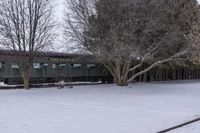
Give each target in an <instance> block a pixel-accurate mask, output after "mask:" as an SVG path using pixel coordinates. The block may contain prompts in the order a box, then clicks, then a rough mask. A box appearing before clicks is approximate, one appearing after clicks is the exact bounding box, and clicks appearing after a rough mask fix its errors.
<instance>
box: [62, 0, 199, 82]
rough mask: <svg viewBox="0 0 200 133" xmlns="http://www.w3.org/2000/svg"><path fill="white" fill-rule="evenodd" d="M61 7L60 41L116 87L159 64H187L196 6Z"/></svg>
mask: <svg viewBox="0 0 200 133" xmlns="http://www.w3.org/2000/svg"><path fill="white" fill-rule="evenodd" d="M66 2H67V5H68V6H69V7H68V8H69V9H70V13H69V14H67V13H66V14H65V18H66V19H65V21H66V25H65V35H66V36H67V37H70V38H71V39H72V40H73V41H75V42H77V43H79V44H80V45H81V46H83V48H85V50H87V51H89V52H90V53H92V54H93V55H94V56H96V57H97V59H98V60H99V61H100V62H102V63H103V64H104V65H105V66H106V68H108V70H109V71H110V72H111V74H112V75H113V77H114V79H115V82H116V83H117V84H118V85H127V84H128V82H132V81H134V79H135V78H136V77H138V76H140V75H142V74H144V73H146V72H148V71H150V70H151V69H152V68H154V67H156V66H159V65H160V64H163V63H166V62H171V61H178V60H181V59H188V56H187V54H188V53H189V52H190V51H191V47H190V44H189V43H188V40H187V37H186V36H188V34H189V33H190V32H191V26H192V24H193V22H194V21H195V20H197V14H198V13H199V11H198V4H197V1H196V0H172V1H171V0H170V1H169V0H66ZM66 12H67V11H66ZM143 64H145V66H147V67H142V66H143ZM139 68H143V69H139Z"/></svg>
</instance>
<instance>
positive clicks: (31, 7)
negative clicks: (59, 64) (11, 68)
mask: <svg viewBox="0 0 200 133" xmlns="http://www.w3.org/2000/svg"><path fill="white" fill-rule="evenodd" d="M52 6H53V5H52V1H51V0H5V1H1V2H0V42H1V44H0V45H1V46H2V47H3V48H5V49H9V50H11V51H12V52H14V53H15V60H16V63H17V64H18V66H19V70H20V73H21V75H22V77H23V80H24V88H25V89H29V77H30V74H31V69H32V65H33V59H34V56H35V54H36V53H37V52H39V51H41V50H43V49H44V48H46V47H47V46H49V45H51V43H52V41H53V27H54V21H53V16H52V15H53V14H52Z"/></svg>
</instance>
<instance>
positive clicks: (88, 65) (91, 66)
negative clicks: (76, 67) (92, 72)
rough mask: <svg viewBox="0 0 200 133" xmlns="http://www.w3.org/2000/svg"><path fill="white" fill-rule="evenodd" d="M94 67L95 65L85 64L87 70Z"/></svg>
mask: <svg viewBox="0 0 200 133" xmlns="http://www.w3.org/2000/svg"><path fill="white" fill-rule="evenodd" d="M95 66H96V65H95V64H87V68H94V67H95Z"/></svg>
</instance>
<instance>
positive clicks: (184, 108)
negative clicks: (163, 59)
mask: <svg viewBox="0 0 200 133" xmlns="http://www.w3.org/2000/svg"><path fill="white" fill-rule="evenodd" d="M198 115H200V81H185V82H163V83H161V82H159V83H140V84H135V85H130V86H129V87H116V86H115V85H94V86H76V87H74V88H73V89H69V88H65V89H62V90H58V89H56V88H46V89H33V90H30V91H25V90H0V133H155V132H157V131H159V130H162V129H165V128H169V127H171V126H175V125H177V124H180V123H183V122H186V121H187V120H191V119H193V118H196V117H198ZM199 132H200V122H197V123H195V124H192V125H189V126H186V127H184V128H181V129H177V130H175V131H173V132H170V133H199Z"/></svg>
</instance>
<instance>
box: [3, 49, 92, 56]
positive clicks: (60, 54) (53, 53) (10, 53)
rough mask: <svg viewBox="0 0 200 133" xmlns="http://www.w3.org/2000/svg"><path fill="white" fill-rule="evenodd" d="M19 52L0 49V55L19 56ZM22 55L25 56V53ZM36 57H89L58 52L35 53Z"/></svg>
mask: <svg viewBox="0 0 200 133" xmlns="http://www.w3.org/2000/svg"><path fill="white" fill-rule="evenodd" d="M20 54H21V52H19V51H14V50H2V49H0V55H20ZM24 54H27V52H25V53H24ZM35 55H36V56H43V57H78V56H91V55H87V54H78V53H73V54H72V53H60V52H37V53H35Z"/></svg>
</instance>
